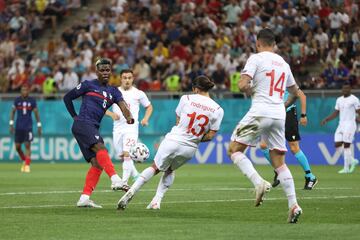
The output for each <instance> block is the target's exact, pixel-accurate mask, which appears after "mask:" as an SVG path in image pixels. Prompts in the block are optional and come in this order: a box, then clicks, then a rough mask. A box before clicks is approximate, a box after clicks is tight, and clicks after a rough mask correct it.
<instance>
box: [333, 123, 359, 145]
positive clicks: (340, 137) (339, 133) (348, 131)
mask: <svg viewBox="0 0 360 240" xmlns="http://www.w3.org/2000/svg"><path fill="white" fill-rule="evenodd" d="M355 132H356V123H355V122H354V123H340V124H339V126H338V127H337V129H336V132H335V136H334V140H335V142H345V143H352V142H353V141H354V136H355Z"/></svg>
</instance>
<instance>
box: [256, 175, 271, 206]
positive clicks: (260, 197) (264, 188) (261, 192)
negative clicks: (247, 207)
mask: <svg viewBox="0 0 360 240" xmlns="http://www.w3.org/2000/svg"><path fill="white" fill-rule="evenodd" d="M270 189H271V184H270V183H269V182H268V181H265V180H264V181H263V182H262V183H260V184H259V185H257V186H256V187H255V194H256V195H255V207H258V206H260V205H261V204H262V202H263V201H264V196H265V193H267V192H270Z"/></svg>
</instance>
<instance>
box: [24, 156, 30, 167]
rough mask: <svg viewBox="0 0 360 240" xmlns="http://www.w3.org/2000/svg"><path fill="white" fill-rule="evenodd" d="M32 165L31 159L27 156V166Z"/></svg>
mask: <svg viewBox="0 0 360 240" xmlns="http://www.w3.org/2000/svg"><path fill="white" fill-rule="evenodd" d="M30 163H31V158H30V157H28V156H26V157H25V165H30Z"/></svg>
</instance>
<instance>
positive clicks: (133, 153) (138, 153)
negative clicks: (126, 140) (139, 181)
mask: <svg viewBox="0 0 360 240" xmlns="http://www.w3.org/2000/svg"><path fill="white" fill-rule="evenodd" d="M129 154H130V158H131V159H132V160H134V161H135V162H138V163H142V162H145V161H146V159H148V158H149V156H150V151H149V148H148V147H147V146H146V145H145V144H143V143H136V144H134V145H132V146H131V148H130V152H129Z"/></svg>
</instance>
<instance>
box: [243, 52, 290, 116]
mask: <svg viewBox="0 0 360 240" xmlns="http://www.w3.org/2000/svg"><path fill="white" fill-rule="evenodd" d="M241 74H245V75H248V76H249V77H251V78H252V91H253V96H252V103H251V108H250V110H249V112H248V115H249V116H255V117H268V118H274V119H285V116H286V112H285V106H284V101H283V97H284V93H285V88H286V87H290V86H293V85H295V79H294V76H293V74H292V72H291V70H290V66H289V64H287V63H286V62H285V60H284V59H283V58H282V57H281V56H279V55H278V54H275V53H272V52H260V53H257V54H253V55H251V56H250V58H249V59H248V60H247V62H246V64H245V67H244V69H243V71H242V72H241Z"/></svg>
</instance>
